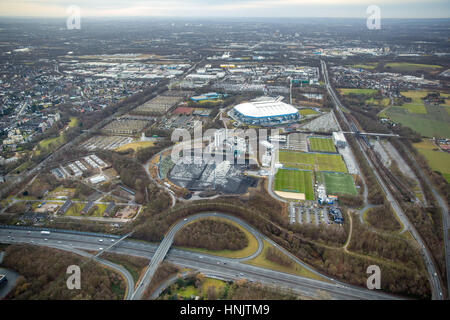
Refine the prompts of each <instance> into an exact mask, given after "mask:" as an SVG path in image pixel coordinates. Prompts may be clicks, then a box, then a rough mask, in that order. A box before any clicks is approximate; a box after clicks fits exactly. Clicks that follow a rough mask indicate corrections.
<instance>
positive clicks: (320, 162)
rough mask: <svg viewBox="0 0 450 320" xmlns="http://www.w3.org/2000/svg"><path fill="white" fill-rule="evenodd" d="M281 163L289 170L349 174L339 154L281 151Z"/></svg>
mask: <svg viewBox="0 0 450 320" xmlns="http://www.w3.org/2000/svg"><path fill="white" fill-rule="evenodd" d="M279 161H280V162H281V163H283V164H284V165H285V167H288V168H297V169H303V170H316V171H333V172H344V173H347V167H346V166H345V163H344V160H342V156H341V155H339V154H321V153H305V152H292V151H280V153H279Z"/></svg>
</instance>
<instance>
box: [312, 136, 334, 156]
mask: <svg viewBox="0 0 450 320" xmlns="http://www.w3.org/2000/svg"><path fill="white" fill-rule="evenodd" d="M309 149H310V150H311V151H323V152H331V153H335V152H336V148H335V147H334V143H333V140H332V139H330V138H309Z"/></svg>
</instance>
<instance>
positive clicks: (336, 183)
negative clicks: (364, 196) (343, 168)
mask: <svg viewBox="0 0 450 320" xmlns="http://www.w3.org/2000/svg"><path fill="white" fill-rule="evenodd" d="M321 175H322V181H323V182H324V183H325V189H326V191H327V194H350V195H357V194H358V192H357V191H356V187H355V183H354V182H353V177H352V176H351V175H349V174H343V173H331V172H322V173H321Z"/></svg>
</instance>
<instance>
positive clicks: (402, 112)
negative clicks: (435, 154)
mask: <svg viewBox="0 0 450 320" xmlns="http://www.w3.org/2000/svg"><path fill="white" fill-rule="evenodd" d="M425 107H426V109H427V113H426V114H414V113H409V112H408V111H407V110H406V109H404V108H402V107H391V108H389V109H387V110H386V111H385V115H386V116H387V117H388V118H390V119H391V120H392V121H394V122H396V123H401V124H402V125H403V126H406V127H410V128H412V129H414V130H415V131H417V132H418V133H420V134H421V135H422V136H424V137H429V138H431V137H442V138H450V125H449V123H450V114H449V113H448V112H447V110H446V109H445V108H443V107H441V106H425ZM380 116H382V115H381V114H380Z"/></svg>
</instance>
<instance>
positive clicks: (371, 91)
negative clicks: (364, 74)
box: [338, 88, 378, 96]
mask: <svg viewBox="0 0 450 320" xmlns="http://www.w3.org/2000/svg"><path fill="white" fill-rule="evenodd" d="M338 91H339V93H340V94H342V95H344V96H345V95H349V94H364V95H371V94H375V93H377V92H378V91H377V90H375V89H353V88H339V89H338Z"/></svg>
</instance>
